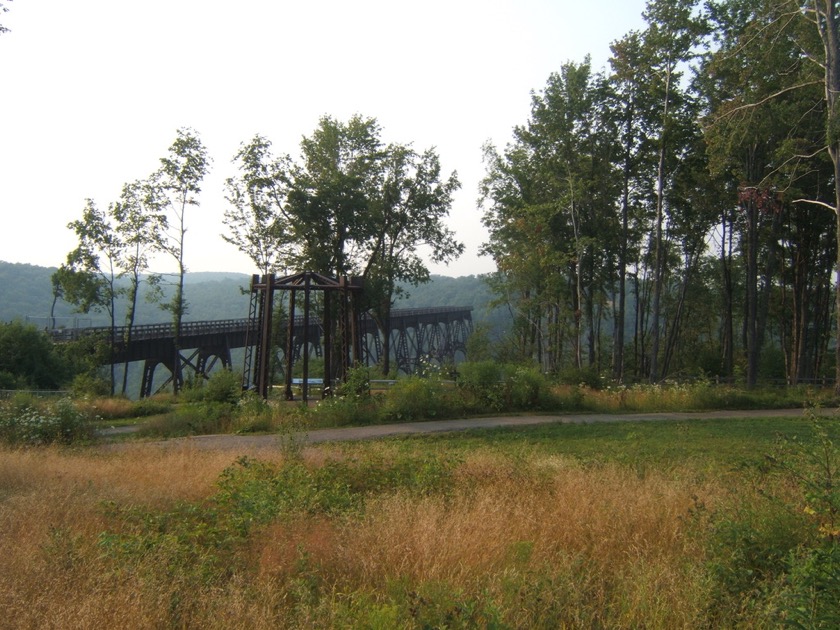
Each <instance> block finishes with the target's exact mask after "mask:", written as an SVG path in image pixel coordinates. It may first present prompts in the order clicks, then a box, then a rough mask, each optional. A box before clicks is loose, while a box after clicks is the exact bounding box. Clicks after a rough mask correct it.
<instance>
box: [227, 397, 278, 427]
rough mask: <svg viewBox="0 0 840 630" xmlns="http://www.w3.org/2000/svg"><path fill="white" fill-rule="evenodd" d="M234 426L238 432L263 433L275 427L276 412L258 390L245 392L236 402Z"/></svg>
mask: <svg viewBox="0 0 840 630" xmlns="http://www.w3.org/2000/svg"><path fill="white" fill-rule="evenodd" d="M234 427H235V429H236V432H237V433H261V432H267V431H271V430H272V429H273V428H274V412H273V410H272V408H271V407H270V406H269V404H268V403H267V402H266V401H265V400H263V399H262V398H261V397H260V396H259V394H257V393H256V392H245V394H243V395H242V396H241V397H240V399H239V401H238V402H237V403H236V411H235V412H234Z"/></svg>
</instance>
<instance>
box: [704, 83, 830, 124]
mask: <svg viewBox="0 0 840 630" xmlns="http://www.w3.org/2000/svg"><path fill="white" fill-rule="evenodd" d="M823 83H824V80H822V79H819V80H814V81H806V82H805V83H799V84H797V85H791V86H790V87H786V88H784V89H782V90H779V91H778V92H774V93H773V94H770V95H769V96H766V97H764V98H763V99H761V100H760V101H756V102H755V103H747V104H745V105H739V106H738V107H735V108H734V109H730V110H729V111H728V112H724V113H723V114H721V115H720V116H718V117H717V118H716V119H715V120H713V121H712V125H715V124H716V123H717V122H719V121H720V120H723V119H724V118H727V117H729V116H731V115H732V114H735V113H737V112H739V111H742V110H744V109H753V108H756V107H759V106H761V105H764V103H766V102H767V101H772V100H773V99H774V98H776V97H778V96H781V95H782V94H786V93H787V92H792V91H793V90H798V89H800V88H804V87H808V86H810V85H821V84H823Z"/></svg>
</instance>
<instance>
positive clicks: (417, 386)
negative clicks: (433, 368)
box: [382, 376, 455, 422]
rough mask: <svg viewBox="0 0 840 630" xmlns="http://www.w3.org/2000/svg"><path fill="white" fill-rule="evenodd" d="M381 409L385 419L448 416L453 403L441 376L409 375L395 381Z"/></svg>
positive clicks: (396, 419)
mask: <svg viewBox="0 0 840 630" xmlns="http://www.w3.org/2000/svg"><path fill="white" fill-rule="evenodd" d="M382 412H383V418H384V419H385V420H387V421H396V422H410V421H412V420H423V419H433V418H445V417H448V416H451V415H453V414H454V413H455V404H454V401H453V400H452V396H451V395H448V392H447V391H446V387H445V385H444V383H443V382H442V381H441V380H440V378H438V377H436V376H430V377H428V378H424V377H421V376H409V377H406V378H402V379H399V380H398V381H397V382H396V383H394V386H393V387H392V388H391V389H390V391H389V392H388V395H387V397H386V398H385V404H384V406H383V410H382Z"/></svg>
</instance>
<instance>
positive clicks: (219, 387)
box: [204, 369, 242, 405]
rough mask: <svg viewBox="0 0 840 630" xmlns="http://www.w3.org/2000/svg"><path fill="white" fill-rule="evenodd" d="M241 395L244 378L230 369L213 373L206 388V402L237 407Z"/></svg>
mask: <svg viewBox="0 0 840 630" xmlns="http://www.w3.org/2000/svg"><path fill="white" fill-rule="evenodd" d="M241 395H242V376H241V375H239V374H237V373H236V372H233V371H231V370H228V369H224V370H217V371H216V372H213V373H212V374H211V375H210V378H209V379H208V381H207V384H206V386H205V387H204V400H206V401H207V402H218V403H229V404H231V405H235V404H236V403H237V402H238V401H239V397H240V396H241Z"/></svg>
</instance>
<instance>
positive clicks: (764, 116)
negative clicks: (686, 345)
mask: <svg viewBox="0 0 840 630" xmlns="http://www.w3.org/2000/svg"><path fill="white" fill-rule="evenodd" d="M810 4H811V3H799V2H792V1H790V0H729V1H727V2H715V3H710V4H709V8H710V16H711V19H712V20H713V22H714V24H715V26H716V34H717V43H718V47H717V50H716V51H715V53H714V54H712V55H711V56H710V57H709V60H708V62H707V63H706V66H705V68H706V72H705V73H704V74H705V75H706V76H707V77H708V79H707V80H706V82H705V85H704V86H703V90H704V92H705V95H706V97H707V98H708V99H709V103H710V106H709V111H710V114H709V123H708V125H707V130H706V137H707V140H708V146H709V154H710V164H711V167H712V170H713V171H716V172H718V173H722V174H725V175H728V176H729V178H730V183H729V187H730V190H731V191H732V192H731V194H732V197H733V198H737V200H738V205H739V206H740V207H741V209H742V212H741V214H740V218H741V219H742V220H741V221H740V222H736V223H735V224H734V225H735V227H736V228H737V227H738V226H739V225H741V226H742V227H743V233H742V236H741V249H742V252H743V256H744V261H745V270H746V282H745V287H746V299H745V317H744V338H745V346H746V356H747V381H748V383H749V384H754V383H755V379H756V376H757V372H758V365H759V353H760V351H761V348H762V346H763V345H764V340H765V331H766V329H767V327H768V324H767V320H768V316H769V308H770V299H771V294H772V293H773V292H774V283H775V282H776V281H777V279H778V274H779V273H780V269H779V267H780V265H781V263H782V262H784V257H783V254H784V253H785V252H784V251H783V249H782V248H783V247H786V248H789V250H790V251H791V253H792V257H791V258H790V261H791V262H790V264H791V265H793V267H801V265H802V260H803V257H802V255H804V256H805V257H808V258H811V259H812V260H814V261H816V260H818V259H820V257H819V256H814V255H812V252H811V251H809V250H810V249H812V248H813V244H814V243H818V242H822V239H821V238H820V236H819V234H820V233H822V232H824V229H825V227H824V224H823V222H822V221H819V220H812V221H808V222H807V224H802V223H801V222H800V221H798V220H792V221H791V220H788V219H786V216H787V215H788V213H792V212H797V213H808V212H807V211H806V210H805V209H804V206H802V205H801V204H803V203H804V204H811V205H814V206H823V207H830V208H832V210H834V209H835V208H836V204H832V203H829V202H828V198H827V197H826V196H825V195H826V192H827V191H826V188H825V186H824V184H823V183H822V182H831V181H834V173H833V169H832V168H828V169H826V165H827V164H826V163H827V162H828V161H829V160H826V157H827V154H830V151H826V137H827V136H826V129H827V125H826V122H825V116H826V114H825V112H826V110H827V108H828V103H827V101H826V95H825V93H824V92H823V93H822V94H821V92H820V90H821V89H822V90H824V89H825V86H826V84H827V79H826V78H825V75H824V74H821V72H820V68H821V67H822V68H824V67H825V64H824V63H822V62H821V61H820V56H821V55H822V56H824V55H825V54H826V53H825V50H824V47H823V45H822V44H821V43H820V42H821V40H820V37H819V32H818V29H816V28H814V27H813V25H812V24H809V22H808V19H807V16H808V15H809V9H808V6H810ZM806 5H807V6H806ZM815 61H816V62H817V63H814V62H815ZM736 188H737V190H736ZM736 195H737V197H736ZM768 198H773V199H775V202H774V203H773V204H768V203H765V202H764V200H765V199H768ZM771 208H772V209H773V211H772V212H771V211H768V210H769V209H771ZM785 227H787V228H788V232H787V233H783V231H782V230H783V228H785ZM836 241H837V239H836V238H835V244H834V255H835V256H836V246H837V243H836ZM795 251H799V252H801V254H802V255H797V254H793V252H795ZM760 260H761V261H763V262H762V263H761V264H760V263H759V261H760ZM818 269H819V268H817V267H814V268H812V269H811V270H809V273H810V274H812V277H811V278H810V279H809V277H808V276H807V275H803V273H802V272H801V270H800V271H799V272H792V273H788V275H787V277H785V276H784V275H783V276H782V280H783V281H784V282H785V284H786V285H787V286H790V287H791V290H792V292H793V296H799V297H797V298H796V302H799V303H803V304H804V303H805V302H809V303H816V302H817V300H814V299H810V298H806V297H805V295H804V294H803V293H802V292H803V291H809V290H811V289H808V286H809V285H810V286H811V287H812V288H813V290H815V291H819V289H818V288H817V287H820V286H822V283H821V282H819V281H817V278H818V277H821V276H822V275H823V274H824V273H825V272H824V271H821V270H818ZM781 272H782V274H784V273H786V270H784V269H781ZM811 279H813V280H815V282H813V283H811V282H810V280H811ZM788 282H790V284H788ZM783 290H785V291H786V290H787V289H786V288H785V289H783ZM814 297H816V296H814ZM821 302H822V301H821ZM788 312H789V310H788ZM812 316H813V317H815V318H816V320H814V322H815V323H816V321H819V319H820V316H819V315H818V314H817V313H812V314H810V315H806V314H805V312H804V311H801V310H800V311H799V312H798V314H797V316H796V318H795V320H796V322H797V323H796V326H795V327H794V328H793V329H790V330H789V333H788V332H785V336H784V339H785V340H787V341H790V342H791V343H792V344H793V345H795V346H798V347H799V348H800V349H799V350H793V349H789V350H788V351H789V355H788V356H789V362H788V367H789V372H788V376H789V378H790V379H791V380H794V381H795V380H796V379H798V378H799V376H798V374H799V373H800V367H798V366H800V365H801V364H802V363H801V361H800V360H799V359H797V358H795V356H799V357H802V356H805V355H807V354H808V352H809V351H808V350H806V349H805V348H804V346H802V342H804V339H805V338H806V337H810V338H811V342H812V343H816V344H818V345H819V344H820V342H819V341H818V339H817V338H815V337H814V336H813V334H812V333H813V330H812V331H811V333H809V332H807V329H808V326H809V324H808V322H809V321H810V320H811V318H812ZM803 327H804V328H803ZM811 342H809V343H811ZM803 353H804V354H803Z"/></svg>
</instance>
